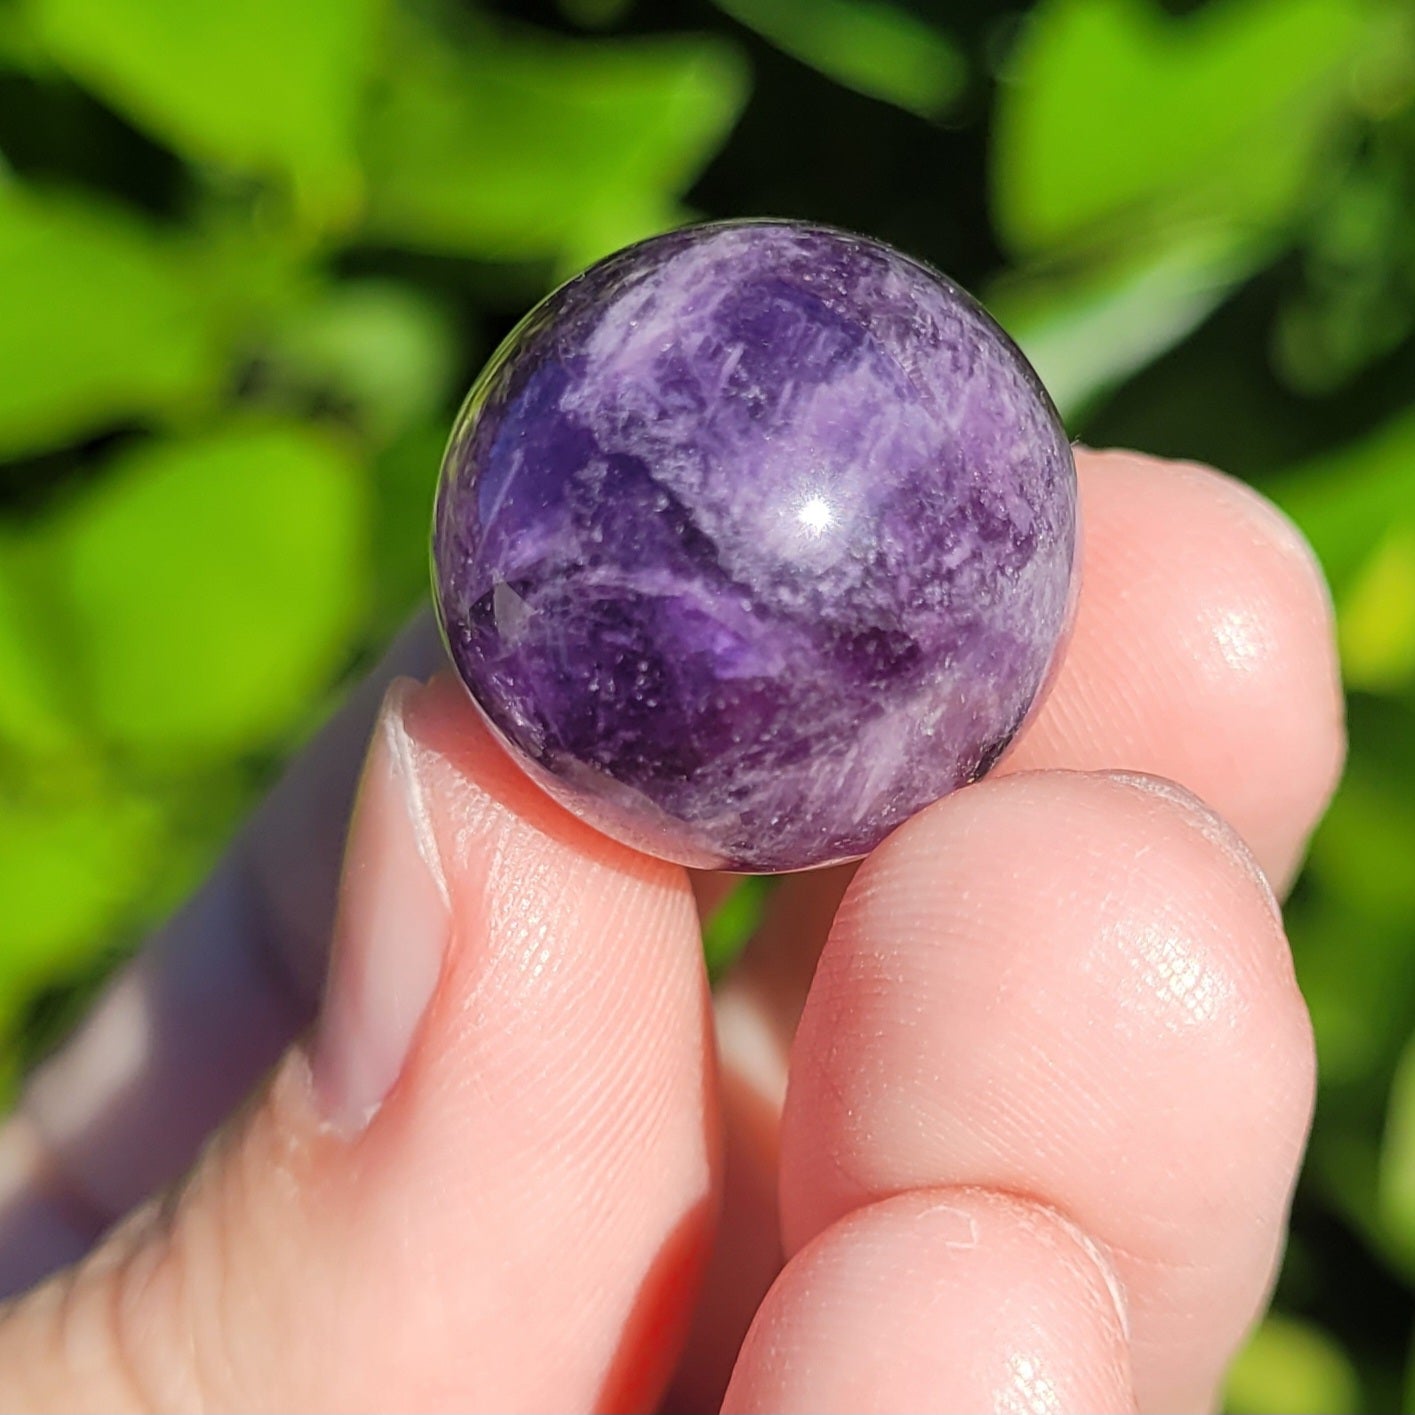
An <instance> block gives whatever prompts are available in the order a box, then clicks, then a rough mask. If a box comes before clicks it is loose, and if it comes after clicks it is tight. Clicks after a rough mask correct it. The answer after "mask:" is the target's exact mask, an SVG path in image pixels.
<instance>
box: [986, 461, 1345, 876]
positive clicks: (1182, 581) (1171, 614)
mask: <svg viewBox="0 0 1415 1415" xmlns="http://www.w3.org/2000/svg"><path fill="white" fill-rule="evenodd" d="M1077 469H1078V473H1079V475H1080V489H1081V512H1082V516H1081V520H1082V526H1083V536H1084V546H1083V556H1082V584H1081V595H1080V598H1079V600H1078V604H1077V615H1076V625H1075V629H1074V632H1073V634H1072V638H1071V643H1070V646H1069V648H1068V649H1067V652H1066V654H1065V656H1064V657H1063V659H1062V662H1061V667H1060V671H1059V673H1058V675H1057V680H1056V682H1055V684H1054V686H1053V689H1052V692H1051V694H1050V696H1049V697H1048V699H1047V701H1046V703H1045V705H1044V706H1043V708H1042V709H1041V711H1040V712H1039V713H1038V715H1037V718H1036V721H1035V722H1034V723H1033V724H1032V725H1031V727H1030V729H1029V730H1028V731H1027V733H1026V734H1025V736H1024V737H1023V739H1022V740H1021V741H1019V742H1018V744H1017V746H1016V748H1015V749H1014V750H1013V752H1012V753H1010V754H1009V756H1008V759H1007V761H1006V763H1005V764H1004V767H1003V770H1005V771H1028V770H1034V769H1036V768H1039V767H1067V768H1072V769H1077V770H1085V771H1091V770H1105V769H1108V768H1112V767H1124V768H1127V769H1129V770H1132V771H1142V772H1146V773H1148V774H1150V775H1153V776H1163V777H1168V778H1169V779H1170V780H1172V781H1177V782H1179V783H1181V784H1182V785H1183V786H1185V787H1187V788H1188V789H1189V790H1190V791H1192V792H1193V793H1194V794H1195V795H1196V796H1199V797H1200V798H1201V799H1202V800H1204V801H1207V802H1208V804H1209V805H1210V806H1212V807H1213V808H1214V809H1215V810H1216V811H1217V812H1218V813H1219V814H1220V815H1221V816H1222V817H1223V818H1224V819H1225V820H1226V821H1228V822H1229V823H1230V824H1231V825H1232V826H1233V827H1234V828H1235V829H1236V830H1237V831H1238V833H1239V834H1240V835H1241V836H1242V837H1243V838H1244V839H1245V840H1246V841H1247V842H1248V844H1249V846H1250V847H1251V849H1252V850H1253V853H1254V854H1255V855H1256V856H1257V858H1258V860H1259V862H1260V863H1261V864H1262V866H1263V868H1264V869H1265V870H1266V871H1267V872H1268V875H1269V877H1270V878H1271V879H1272V881H1273V883H1274V885H1275V887H1277V888H1278V889H1283V888H1285V887H1286V885H1287V884H1288V883H1290V881H1291V878H1292V875H1293V873H1294V872H1295V870H1296V867H1297V864H1298V862H1299V860H1300V858H1301V854H1302V851H1303V849H1304V847H1305V844H1306V840H1307V836H1308V835H1309V834H1310V832H1311V830H1312V827H1313V826H1314V825H1315V824H1316V822H1317V820H1318V818H1319V817H1320V815H1321V813H1322V811H1323V810H1324V809H1325V807H1326V803H1327V801H1328V799H1329V798H1330V796H1331V793H1332V790H1333V789H1334V788H1335V785H1336V781H1337V777H1338V775H1339V774H1340V770H1341V763H1342V760H1343V757H1344V753H1345V739H1344V735H1343V731H1342V714H1343V705H1342V697H1341V684H1340V675H1339V672H1338V668H1337V659H1336V647H1335V635H1334V632H1333V626H1332V617H1331V606H1330V601H1329V599H1328V596H1327V592H1326V587H1325V584H1324V582H1323V579H1322V575H1321V571H1320V569H1319V568H1318V566H1317V563H1316V560H1315V558H1314V557H1313V555H1312V552H1311V550H1310V549H1309V548H1308V546H1307V544H1306V542H1305V541H1304V540H1303V539H1302V536H1301V534H1300V533H1299V532H1298V531H1297V529H1296V528H1295V527H1294V526H1293V525H1292V524H1291V523H1290V522H1289V521H1288V520H1287V519H1286V518H1285V517H1284V516H1283V515H1282V514H1281V512H1279V511H1278V510H1277V509H1276V508H1275V507H1274V506H1273V505H1272V504H1271V503H1270V502H1268V501H1267V500H1266V499H1265V498H1263V497H1261V496H1259V495H1258V493H1256V492H1255V491H1253V490H1252V489H1251V488H1249V487H1247V486H1244V485H1243V483H1241V482H1238V481H1235V480H1234V479H1233V478H1231V477H1226V476H1224V475H1223V474H1222V473H1220V472H1215V471H1212V470H1210V469H1209V468H1207V467H1200V466H1195V465H1194V464H1192V463H1184V462H1159V461H1156V460H1155V459H1153V458H1149V457H1141V456H1139V455H1137V454H1135V453H1130V452H1081V453H1079V454H1078V457H1077Z"/></svg>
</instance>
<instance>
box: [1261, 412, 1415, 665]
mask: <svg viewBox="0 0 1415 1415" xmlns="http://www.w3.org/2000/svg"><path fill="white" fill-rule="evenodd" d="M1264 489H1265V490H1266V491H1268V492H1269V494H1270V495H1272V496H1273V497H1274V499H1275V500H1277V502H1278V503H1279V504H1280V505H1281V506H1283V507H1284V508H1285V509H1286V510H1287V512H1288V514H1289V515H1291V516H1292V518H1293V519H1294V520H1295V521H1296V522H1297V524H1298V525H1299V526H1301V528H1302V529H1303V531H1305V532H1306V534H1307V537H1308V538H1309V539H1310V540H1311V542H1312V546H1313V548H1314V549H1315V550H1316V552H1317V555H1318V556H1319V557H1320V559H1321V561H1322V565H1323V567H1324V568H1325V570H1326V572H1327V577H1328V579H1329V580H1330V581H1331V585H1332V593H1333V596H1334V598H1335V601H1336V611H1337V624H1338V629H1339V639H1340V644H1341V652H1342V665H1343V669H1344V671H1345V673H1346V675H1347V677H1348V679H1349V681H1350V683H1351V686H1353V687H1357V688H1363V689H1367V690H1369V691H1372V692H1394V691H1397V690H1399V689H1402V688H1404V687H1405V686H1406V685H1407V684H1408V683H1409V682H1410V681H1411V678H1412V676H1415V414H1410V413H1407V414H1405V415H1403V416H1401V417H1398V418H1396V419H1394V420H1393V421H1391V422H1389V423H1387V424H1386V425H1384V426H1383V427H1380V428H1378V429H1377V430H1376V431H1375V432H1374V433H1372V434H1370V435H1369V436H1368V437H1366V438H1365V439H1363V440H1362V441H1360V442H1357V443H1354V444H1352V445H1351V446H1348V447H1344V448H1341V449H1340V450H1338V451H1337V452H1334V453H1331V454H1329V455H1327V456H1324V457H1321V458H1319V459H1317V460H1315V461H1313V462H1311V463H1309V464H1307V465H1306V466H1305V467H1302V468H1299V469H1297V470H1295V471H1294V472H1292V473H1291V474H1290V475H1288V476H1287V477H1284V478H1282V479H1280V480H1277V481H1275V482H1273V483H1271V484H1270V485H1268V486H1266V487H1265V488H1264Z"/></svg>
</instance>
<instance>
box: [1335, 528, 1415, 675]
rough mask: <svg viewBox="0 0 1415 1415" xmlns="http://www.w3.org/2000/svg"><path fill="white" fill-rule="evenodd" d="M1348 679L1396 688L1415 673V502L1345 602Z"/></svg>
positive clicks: (1342, 634) (1342, 631)
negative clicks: (1407, 515) (1409, 512)
mask: <svg viewBox="0 0 1415 1415" xmlns="http://www.w3.org/2000/svg"><path fill="white" fill-rule="evenodd" d="M1339 624H1340V643H1341V662H1342V668H1343V670H1344V676H1345V678H1346V682H1347V685H1348V686H1349V687H1352V688H1362V689H1365V690H1366V691H1367V692H1374V693H1380V692H1388V693H1389V692H1396V691H1397V690H1399V689H1401V688H1404V687H1405V686H1406V685H1407V684H1408V683H1410V682H1411V680H1412V679H1415V508H1412V514H1411V517H1410V519H1409V520H1407V521H1405V522H1404V523H1403V524H1399V525H1396V526H1394V527H1392V528H1391V529H1390V530H1389V531H1388V532H1387V533H1386V534H1385V535H1384V536H1383V537H1382V538H1381V540H1380V541H1379V542H1378V544H1377V545H1376V547H1375V549H1374V550H1373V551H1372V552H1371V554H1370V556H1369V558H1368V559H1367V560H1366V563H1365V564H1364V565H1363V566H1362V568H1361V571H1360V573H1359V574H1358V575H1357V576H1356V578H1355V580H1354V581H1353V582H1352V583H1351V584H1350V586H1348V587H1347V590H1346V593H1345V594H1344V595H1343V596H1342V601H1341V606H1340V618H1339Z"/></svg>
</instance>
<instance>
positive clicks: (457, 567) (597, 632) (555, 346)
mask: <svg viewBox="0 0 1415 1415" xmlns="http://www.w3.org/2000/svg"><path fill="white" fill-rule="evenodd" d="M433 560H434V579H435V582H436V583H435V590H436V601H437V608H438V613H439V616H440V619H441V622H442V628H443V633H444V635H445V637H446V641H447V646H448V649H449V651H450V653H451V656H452V660H453V662H454V663H455V664H456V667H457V669H458V671H459V673H460V674H461V676H462V678H463V680H464V681H465V682H466V685H467V687H468V689H469V690H470V691H471V695H472V697H473V698H474V699H475V701H476V702H477V704H478V705H479V707H480V708H481V710H482V713H483V714H484V715H485V717H486V718H487V719H488V720H489V721H490V723H491V724H492V726H493V728H494V729H495V731H496V732H497V733H498V734H499V736H500V738H501V739H502V741H503V742H504V743H505V744H507V745H508V746H509V748H510V749H511V752H512V754H513V756H514V757H515V758H516V760H518V761H519V762H520V763H521V764H522V766H524V767H525V768H526V770H528V771H529V772H530V773H531V775H532V776H533V777H534V778H535V779H536V780H537V781H539V782H540V783H541V785H543V786H544V787H545V788H546V789H547V790H548V791H550V792H551V793H552V794H553V795H554V796H555V797H556V798H557V799H559V800H560V801H561V802H562V803H563V804H564V805H566V806H567V807H568V808H569V809H570V810H572V811H574V812H575V813H576V814H578V815H580V816H582V817H583V818H585V819H586V820H588V821H590V822H592V823H593V824H594V825H596V826H598V827H599V828H600V829H602V830H604V831H605V832H607V833H608V834H610V835H613V836H616V837H618V838H619V839H621V840H624V841H627V842H628V843H630V844H632V845H634V846H637V847H639V848H640V849H643V850H647V851H649V852H651V853H653V854H656V855H660V856H663V857H665V858H668V859H672V860H677V861H680V862H682V863H685V864H690V865H698V866H707V867H717V868H723V869H730V870H743V871H774V870H798V869H805V868H808V867H810V866H814V865H823V864H829V863H831V862H834V861H840V860H847V859H851V858H854V857H856V856H859V855H862V854H864V853H865V852H866V851H868V850H870V849H871V848H872V847H873V846H874V845H876V844H877V843H878V842H879V841H880V840H881V839H882V838H883V837H884V836H885V835H886V834H887V833H888V832H889V831H890V830H891V829H892V828H893V827H894V826H896V825H898V824H899V823H900V822H901V821H903V820H905V819H906V818H907V817H908V816H910V815H911V814H912V813H913V812H915V811H917V810H919V808H920V807H922V806H925V805H927V804H928V803H929V802H930V801H934V800H936V799H938V798H939V797H940V796H943V795H945V794H946V793H947V792H949V791H952V790H953V789H954V788H955V787H957V786H960V785H962V784H964V783H966V782H970V781H973V780H975V779H976V778H977V777H979V776H980V775H981V774H982V773H983V772H985V771H986V770H987V769H988V767H989V766H991V765H992V763H993V762H994V761H996V760H997V758H998V756H999V755H1000V754H1001V753H1002V751H1003V750H1004V748H1005V747H1006V746H1007V744H1008V743H1009V742H1010V741H1011V740H1012V738H1013V736H1014V735H1015V734H1016V732H1017V730H1018V727H1019V726H1020V725H1021V723H1022V721H1023V719H1024V718H1025V717H1026V716H1027V714H1028V712H1029V711H1030V709H1031V707H1032V705H1033V703H1034V702H1035V701H1036V700H1037V698H1038V695H1039V694H1040V692H1041V691H1042V688H1043V685H1044V684H1045V682H1046V680H1047V677H1048V671H1049V668H1050V666H1051V664H1052V661H1053V659H1054V657H1055V656H1056V653H1057V649H1058V644H1059V642H1060V640H1061V638H1062V636H1063V634H1064V632H1065V629H1066V624H1067V618H1068V610H1069V605H1070V597H1071V585H1072V577H1073V571H1074V568H1075V561H1076V480H1075V469H1074V467H1073V464H1072V460H1071V450H1070V446H1069V444H1068V442H1067V438H1066V434H1065V432H1064V431H1063V429H1062V426H1061V423H1060V420H1059V419H1058V417H1057V414H1056V410H1055V408H1054V407H1053V406H1052V403H1051V400H1050V399H1049V398H1048V397H1047V394H1046V392H1045V390H1044V389H1043V388H1042V386H1041V384H1040V382H1039V381H1038V379H1037V376H1036V374H1035V373H1034V372H1033V370H1032V368H1031V367H1030V365H1029V364H1028V363H1027V362H1026V360H1025V359H1024V358H1023V357H1022V355H1021V354H1020V353H1019V352H1018V350H1017V349H1016V347H1015V346H1014V345H1013V344H1012V342H1011V341H1010V340H1009V339H1008V338H1007V336H1006V335H1005V334H1003V332H1002V331H1001V330H1000V329H999V328H998V327H997V325H996V324H995V323H994V322H993V321H992V319H991V318H989V316H988V315H987V314H986V313H985V312H984V311H983V310H982V309H981V308H980V307H979V306H978V304H977V303H976V302H975V301H973V300H972V299H971V298H970V297H969V296H968V295H967V294H965V293H964V292H963V291H962V290H960V289H959V288H958V287H957V286H956V285H954V284H952V283H951V282H950V281H948V280H946V279H945V278H944V277H943V276H941V275H939V274H938V273H937V272H935V271H933V270H931V269H929V268H928V267H927V266H924V265H921V264H919V263H918V262H917V261H914V260H911V259H910V258H909V257H907V256H904V255H901V254H900V253H899V252H898V251H896V250H893V249H892V248H891V247H889V246H886V245H882V244H881V243H880V242H878V241H873V240H868V239H866V238H865V237H862V236H855V235H850V234H847V233H846V232H843V231H835V230H829V229H825V228H822V227H819V226H808V225H802V224H798V223H794V222H781V221H748V222H727V223H721V224H716V225H708V226H698V227H693V228H689V229H687V230H682V231H676V232H674V233H672V234H670V235H666V236H659V237H657V238H655V239H653V240H649V241H645V242H642V243H641V244H639V245H636V246H631V247H630V248H628V249H627V250H623V251H620V252H619V253H618V254H616V255H613V256H610V257H609V258H608V259H606V260H603V261H601V262H600V263H599V264H598V265H596V266H594V267H592V268H591V269H590V270H589V271H587V272H586V273H585V274H583V275H581V276H579V277H578V278H577V279H575V280H572V281H570V283H569V284H567V285H564V286H562V287H561V288H560V289H559V290H557V291H555V293H554V294H552V295H550V296H549V297H548V298H547V299H546V300H544V301H543V302H542V303H541V304H540V305H539V306H538V307H537V308H536V309H535V310H534V311H533V312H532V313H531V314H530V315H529V316H528V317H527V318H526V319H525V320H524V321H523V322H522V324H521V325H520V327H519V328H518V329H517V330H516V331H515V332H514V333H513V334H512V335H511V336H510V338H508V339H507V340H506V342H505V343H504V344H503V345H502V346H501V348H500V349H499V350H498V351H497V353H496V355H495V356H494V357H493V358H492V360H491V362H490V364H489V365H488V366H487V368H486V370H485V372H484V373H483V374H482V376H481V378H480V379H479V380H478V382H477V384H476V386H475V387H474V388H473V390H472V392H471V394H470V395H469V397H468V399H467V402H466V405H465V407H464V408H463V409H462V412H461V415H460V416H459V418H458V421H457V425H456V428H455V429H454V431H453V434H452V440H451V443H450V445H449V447H448V450H447V456H446V460H445V462H444V464H443V468H442V479H441V483H440V485H439V488H438V496H437V509H436V514H435V519H434V526H433Z"/></svg>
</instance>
